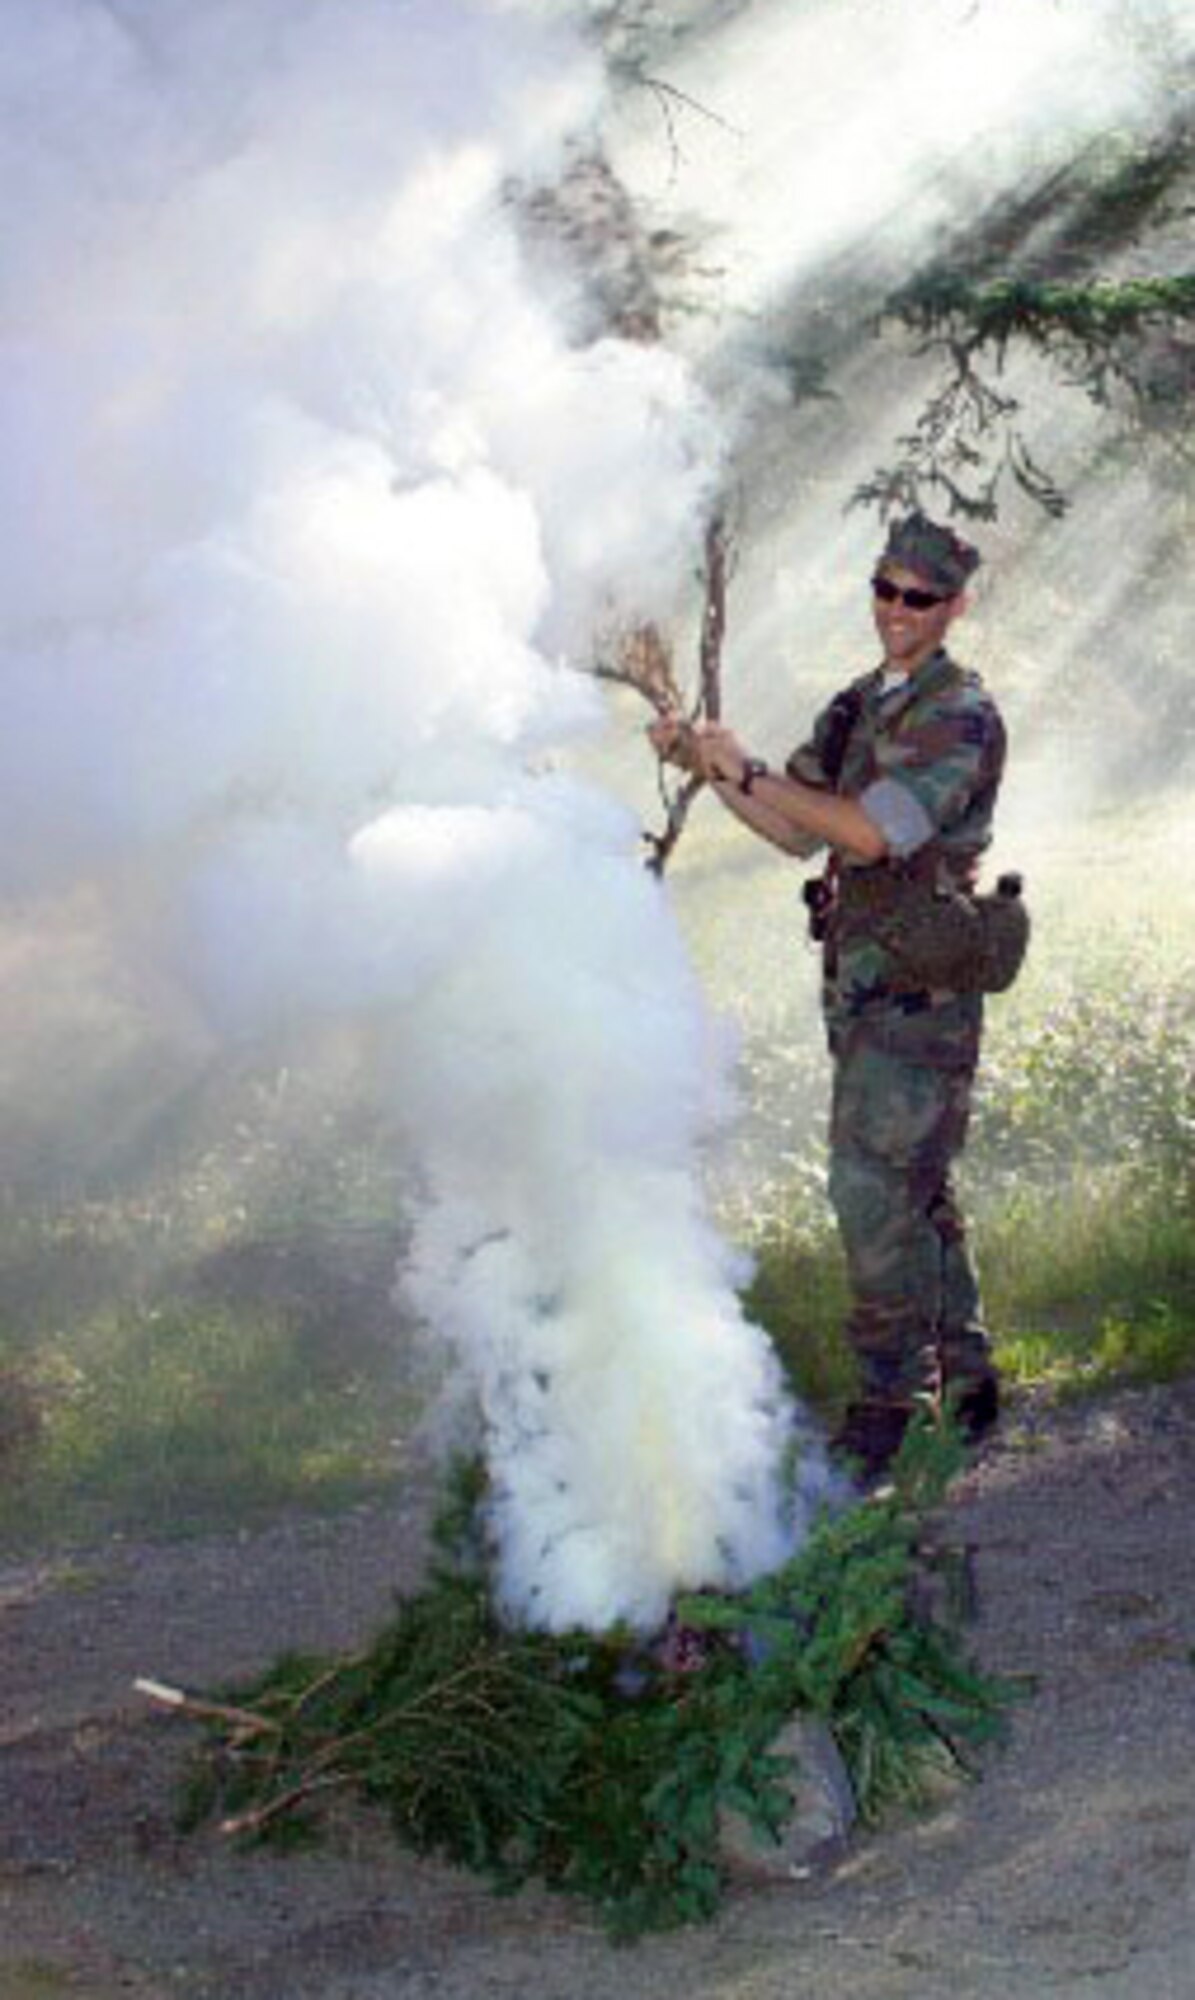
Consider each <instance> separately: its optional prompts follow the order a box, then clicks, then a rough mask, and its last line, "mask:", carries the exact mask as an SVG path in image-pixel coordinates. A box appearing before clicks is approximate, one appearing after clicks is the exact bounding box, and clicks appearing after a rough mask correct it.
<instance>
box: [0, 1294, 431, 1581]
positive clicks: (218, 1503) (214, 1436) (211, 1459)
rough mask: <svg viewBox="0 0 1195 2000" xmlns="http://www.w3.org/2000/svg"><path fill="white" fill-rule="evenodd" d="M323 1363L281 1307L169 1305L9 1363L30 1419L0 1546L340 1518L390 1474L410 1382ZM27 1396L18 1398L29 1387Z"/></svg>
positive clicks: (14, 1444)
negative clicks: (303, 1512) (316, 1511)
mask: <svg viewBox="0 0 1195 2000" xmlns="http://www.w3.org/2000/svg"><path fill="white" fill-rule="evenodd" d="M380 1372H381V1371H380V1370H375V1375H374V1379H371V1378H370V1377H369V1376H368V1375H367V1374H366V1373H365V1372H364V1371H363V1370H362V1369H361V1367H360V1366H359V1365H357V1366H354V1365H353V1363H352V1361H351V1359H349V1358H347V1357H346V1358H345V1360H344V1362H343V1364H342V1365H337V1364H336V1363H335V1362H331V1363H330V1361H329V1357H328V1355H327V1354H326V1353H325V1354H323V1355H322V1356H320V1357H316V1356H315V1355H314V1354H313V1352H312V1342H311V1338H310V1336H309V1335H308V1334H306V1333H305V1331H304V1329H302V1328H301V1327H298V1326H296V1325H295V1324H294V1323H293V1321H290V1320H288V1318H287V1316H286V1315H285V1314H284V1313H282V1312H280V1311H268V1310H264V1309H262V1308H260V1307H258V1308H256V1309H246V1308H241V1309H237V1310H234V1309H233V1308H231V1307H229V1306H222V1305H217V1304H211V1303H203V1302H197V1301H194V1300H177V1301H173V1302H170V1301H167V1302H164V1303H161V1304H158V1305H155V1306H152V1307H141V1308H136V1307H126V1308H122V1309H119V1308H118V1309H113V1310H110V1311H101V1312H99V1313H96V1314H94V1315H93V1316H90V1317H89V1318H88V1319H87V1320H86V1321H85V1323H83V1324H82V1325H80V1326H76V1327H75V1328H73V1329H72V1330H71V1331H70V1333H69V1334H60V1335H58V1336H56V1337H55V1338H53V1339H51V1340H48V1341H44V1342H41V1343H39V1344H38V1346H37V1348H36V1350H34V1351H33V1352H32V1354H28V1355H26V1357H25V1359H24V1364H23V1366H21V1365H17V1364H14V1362H13V1361H12V1359H11V1358H10V1361H9V1366H8V1370H7V1379H8V1384H9V1394H10V1397H15V1396H16V1395H17V1394H18V1393H19V1394H20V1396H21V1408H22V1411H23V1412H24V1422H23V1424H22V1425H21V1426H20V1429H19V1431H18V1432H17V1434H16V1435H14V1436H13V1438H12V1439H11V1444H10V1454H9V1457H10V1471H11V1472H14V1473H15V1474H16V1475H17V1476H16V1477H15V1478H9V1479H8V1480H6V1481H5V1483H4V1486H3V1487H2V1488H0V1538H3V1539H4V1540H5V1541H8V1542H10V1543H14V1544H18V1545H19V1544H20V1543H21V1542H23V1541H25V1540H27V1539H30V1538H33V1539H38V1540H42V1541H45V1540H61V1539H80V1538H87V1537H89V1536H93V1535H96V1534H100V1533H104V1532H109V1531H111V1530H112V1529H117V1528H119V1529H128V1528H134V1527H138V1526H144V1525H146V1524H151V1523H152V1524H153V1525H154V1526H155V1527H157V1528H162V1527H165V1526H167V1525H169V1526H170V1527H171V1528H173V1530H174V1531H175V1532H180V1531H181V1532H185V1531H190V1530H195V1529H198V1528H206V1527H211V1526H215V1525H222V1524H225V1523H228V1522H231V1521H234V1520H244V1519H246V1518H252V1517H254V1516H257V1515H261V1514H263V1513H266V1512H270V1511H273V1510H277V1509H279V1508H284V1507H288V1506H300V1507H333V1506H338V1505H345V1504H347V1503H349V1502H352V1501H355V1500H360V1499H362V1498H363V1497H365V1496H366V1495H368V1494H369V1493H371V1492H376V1491H377V1490H378V1488H379V1487H380V1486H381V1485H383V1484H384V1483H385V1482H386V1480H387V1479H388V1478H389V1477H392V1476H393V1471H394V1464H395V1453H394V1451H393V1449H392V1447H391V1443H390V1439H391V1437H392V1434H393V1432H394V1431H395V1430H396V1429H398V1428H399V1427H400V1425H401V1424H402V1423H403V1422H404V1421H405V1420H406V1417H407V1415H408V1414H409V1413H408V1412H407V1411H405V1410H404V1407H403V1399H402V1397H401V1395H400V1393H399V1391H398V1388H397V1385H396V1384H395V1383H394V1382H393V1381H392V1382H391V1383H389V1384H388V1385H387V1384H386V1383H384V1382H382V1381H379V1380H378V1379H377V1375H378V1374H380ZM18 1384H19V1385H20V1386H19V1391H18V1389H17V1386H16V1385H18Z"/></svg>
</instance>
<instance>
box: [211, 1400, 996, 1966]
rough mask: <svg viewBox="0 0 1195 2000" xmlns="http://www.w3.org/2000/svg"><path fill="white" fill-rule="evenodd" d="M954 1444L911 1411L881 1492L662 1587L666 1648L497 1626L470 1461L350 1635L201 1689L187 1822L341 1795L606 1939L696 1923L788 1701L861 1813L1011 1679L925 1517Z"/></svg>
mask: <svg viewBox="0 0 1195 2000" xmlns="http://www.w3.org/2000/svg"><path fill="white" fill-rule="evenodd" d="M957 1463H958V1446H957V1443H956V1441H955V1440H954V1438H953V1437H952V1436H949V1435H947V1434H946V1432H945V1431H943V1430H942V1429H940V1428H933V1427H930V1426H928V1425H927V1427H926V1428H924V1429H922V1430H916V1431H914V1432H913V1433H912V1434H911V1436H910V1439H909V1440H908V1441H907V1443H906V1447H905V1450H904V1452H903V1453H902V1456H901V1459H900V1461H899V1462H898V1466H897V1476H896V1479H895V1481H894V1484H893V1486H892V1488H891V1489H890V1490H889V1491H888V1492H886V1493H885V1494H884V1495H883V1496H880V1497H873V1498H872V1499H870V1500H868V1501H866V1502H865V1503H863V1504H861V1505H858V1506H856V1507H853V1508H851V1509H850V1510H848V1511H842V1512H839V1513H837V1514H836V1515H832V1516H827V1517H826V1518H825V1519H823V1521H822V1522H821V1523H820V1525H819V1526H818V1528H817V1529H816V1531H815V1532H814V1534H813V1535H812V1537H811V1538H810V1540H809V1541H808V1542H807V1543H806V1545H805V1546H804V1548H803V1549H802V1550H801V1552H800V1553H799V1554H798V1555H797V1556H796V1557H794V1558H793V1560H792V1561H791V1562H789V1563H788V1564H786V1565H785V1566H784V1567H783V1568H782V1569H780V1570H778V1571H776V1572H774V1573H772V1574H771V1575H769V1576H766V1577H764V1578H763V1579H761V1580H760V1581H759V1582H757V1583H756V1584H755V1585H754V1586H753V1587H752V1588H751V1589H749V1590H746V1591H743V1592H741V1593H738V1594H734V1595H729V1594H722V1593H716V1592H706V1591H703V1592H700V1593H695V1594H694V1595H692V1596H690V1597H686V1598H683V1599H681V1600H680V1601H679V1602H678V1604H677V1605H676V1607H675V1612H674V1619H673V1628H674V1630H675V1629H676V1628H677V1627H678V1626H679V1627H680V1628H681V1629H682V1630H683V1631H684V1633H685V1636H686V1639H687V1640H688V1641H690V1642H691V1643H690V1644H689V1646H688V1647H687V1649H686V1648H685V1647H682V1648H680V1649H678V1648H676V1647H675V1646H673V1647H671V1648H669V1647H668V1646H666V1645H661V1644H660V1643H659V1641H658V1640H657V1641H654V1642H653V1641H648V1640H645V1639H643V1638H641V1637H639V1636H636V1635H633V1634H629V1633H627V1632H625V1631H613V1632H610V1633H606V1634H602V1635H594V1634H592V1633H588V1632H572V1633H568V1634H564V1635H551V1634H546V1633H538V1632H528V1631H520V1630H514V1629H511V1628H510V1627H509V1626H506V1625H504V1624H503V1623H501V1622H500V1620H499V1619H498V1618H497V1616H496V1615H495V1612H494V1608H493V1604H492V1600H491V1595H490V1590H489V1584H488V1576H487V1565H486V1561H485V1556H484V1551H483V1549H482V1548H481V1547H480V1546H479V1544H478V1540H477V1536H476V1532H475V1526H476V1521H477V1518H478V1515H477V1503H478V1500H479V1497H480V1475H478V1474H477V1473H476V1471H475V1470H473V1469H470V1470H469V1471H468V1472H467V1473H466V1474H465V1475H463V1476H462V1478H460V1479H458V1480H457V1482H456V1485H455V1488H454V1491H453V1494H452V1496H451V1503H450V1505H449V1506H448V1507H446V1509H445V1512H444V1514H443V1515H442V1517H441V1522H440V1526H439V1531H438V1537H437V1544H438V1555H437V1558H436V1560H435V1562H434V1563H433V1565H432V1567H431V1570H430V1573H429V1576H428V1579H427V1581H426V1583H425V1585H424V1587H423V1588H422V1589H421V1590H420V1591H419V1592H418V1593H417V1594H416V1595H414V1596H413V1597H410V1598H408V1599H406V1600H405V1601H403V1602H401V1603H400V1605H399V1607H398V1609H397V1612H396V1614H395V1616H394V1618H393V1620H392V1621H391V1622H390V1624H389V1625H388V1626H387V1627H386V1629H385V1630H384V1631H382V1632H381V1633H379V1635H378V1636H377V1638H376V1639H375V1641H374V1642H373V1644H372V1645H371V1646H370V1647H369V1648H368V1649H367V1650H366V1651H364V1652H362V1653H360V1654H358V1655H356V1656H354V1657H351V1658H344V1659H339V1660H330V1661H329V1660H316V1659H311V1658H294V1657H290V1658H286V1659H284V1660H281V1661H279V1662H278V1663H277V1665H276V1666H275V1667H274V1668H273V1669H271V1671H270V1672H269V1673H268V1674H266V1675H265V1677H264V1678H263V1679H261V1680H260V1681H259V1682H258V1683H257V1684H256V1685H254V1686H253V1687H251V1688H249V1689H248V1690H240V1691H239V1692H238V1693H237V1695H236V1696H235V1702H236V1706H235V1707H233V1706H231V1705H229V1704H226V1703H221V1704H216V1703H212V1704H209V1705H207V1706H208V1719H207V1721H206V1724H205V1728H206V1732H207V1740H206V1742H205V1744H204V1746H203V1748H202V1749H201V1750H200V1751H199V1752H198V1754H197V1756H196V1759H195V1765H194V1772H193V1777H192V1781H191V1785H190V1793H189V1800H188V1805H187V1813H186V1817H187V1818H188V1819H189V1821H190V1823H191V1824H196V1823H198V1822H199V1821H200V1820H201V1819H204V1818H206V1817H208V1816H210V1815H211V1814H219V1815H220V1817H221V1820H222V1824H223V1826H224V1829H225V1830H226V1831H227V1832H230V1833H232V1834H235V1835H239V1836H241V1837H243V1838H249V1839H260V1838H265V1837H269V1836H278V1835H285V1834H290V1835H291V1836H292V1837H293V1836H294V1835H295V1834H296V1833H298V1832H302V1831H307V1832H310V1831H313V1830H314V1829H315V1826H316V1824H317V1821H318V1815H319V1812H320V1809H321V1807H323V1806H326V1804H327V1803H328V1799H329V1795H330V1794H334V1793H335V1792H337V1791H340V1792H344V1791H351V1792H354V1793H356V1794H357V1795H358V1796H359V1797H361V1798H363V1799H365V1800H367V1801H369V1802H370V1803H371V1804H373V1805H375V1806H378V1807H381V1808H382V1809H383V1810H384V1811H385V1812H386V1813H387V1814H388V1815H389V1818H390V1821H391V1824H392V1826H393V1829H394V1832H395V1834H396V1836H397V1837H398V1839H399V1840H400V1841H401V1842H403V1843H404V1844H405V1845H407V1846H410V1847H412V1848H414V1849H415V1850H417V1851H418V1852H421V1853H425V1854H436V1855H440V1856H442V1857H444V1858H445V1859H448V1860H450V1861H452V1862H455V1863H457V1864H459V1865H462V1866H465V1867H468V1868H471V1869H474V1870H478V1871H481V1872H482V1873H484V1874H486V1875H487V1876H489V1878H490V1879H491V1880H492V1882H493V1883H494V1885H495V1886H496V1887H501V1888H512V1887H515V1886H517V1885H518V1884H520V1883H522V1882H524V1881H527V1880H529V1879H531V1878H538V1879H540V1880H542V1881H543V1882H545V1883H547V1884H548V1885H549V1886H551V1887H553V1888H557V1889H562V1890H567V1891H570V1892H573V1893H576V1894H580V1895H582V1896H584V1897H587V1898H589V1899H590V1900H591V1901H592V1902H593V1903H594V1904H595V1905H596V1906H597V1907H598V1908H599V1910H600V1911H601V1913H602V1915H603V1917H604V1918H605V1920H606V1922H607V1924H608V1926H609V1927H610V1929H611V1930H612V1931H613V1932H614V1933H615V1934H616V1935H622V1936H630V1935H635V1934H636V1933H639V1932H642V1931H644V1930H647V1929H656V1928H662V1927H666V1926H669V1925H674V1924H677V1923H684V1922H688V1921H693V1920H700V1919H703V1918H708V1917H710V1916H711V1915H712V1914H713V1913H714V1911H715V1910H716V1908H717V1906H718V1903H719V1899H720V1896H721V1892H722V1889H723V1866H722V1862H721V1858H720V1854H719V1819H720V1815H721V1814H722V1813H723V1812H724V1811H728V1810H729V1811H734V1812H737V1813H738V1814H740V1815H741V1816H742V1817H743V1818H745V1819H746V1820H747V1821H748V1823H749V1824H750V1825H751V1827H752V1828H753V1829H754V1830H755V1831H756V1833H757V1835H758V1837H759V1839H760V1841H761V1842H762V1843H765V1844H766V1842H767V1841H768V1840H770V1839H775V1838H776V1837H778V1835H779V1833H780V1831H781V1830H782V1828H783V1827H784V1825H785V1823H786V1821H787V1819H788V1817H789V1815H790V1813H791V1812H792V1809H793V1795H792V1779H793V1776H794V1772H793V1766H792V1762H791V1760H790V1759H788V1758H785V1757H781V1756H778V1755H777V1754H776V1753H775V1751H774V1749H773V1745H774V1743H775V1740H776V1737H777V1734H778V1732H779V1731H780V1730H781V1729H782V1727H783V1726H784V1724H785V1723H786V1721H788V1720H789V1718H790V1717H791V1716H792V1715H793V1714H794V1713H796V1712H799V1711H805V1712H809V1713H812V1714H815V1715H817V1716H819V1717H821V1718H822V1719H824V1721H825V1722H826V1724H827V1725H828V1726H829V1728H830V1730H831V1731H832V1733H833V1735H834V1736H835V1738H836V1739H837V1742H838V1744H839V1746H840V1748H841V1750H842V1752H843V1755H844V1758H845V1760H846V1763H847V1766H848V1769H849V1771H850V1774H851V1778H852V1782H853V1784H854V1787H855V1791H856V1795H857V1803H858V1806H859V1810H860V1814H861V1816H862V1817H863V1818H864V1820H875V1819H876V1818H878V1817H879V1816H880V1815H881V1814H882V1813H883V1812H884V1811H885V1809H887V1808H889V1807H891V1806H892V1805H894V1804H897V1803H916V1802H917V1801H918V1800H919V1799H920V1798H921V1797H922V1795H923V1792H924V1789H925V1787H926V1784H927V1781H928V1780H929V1779H930V1778H931V1777H932V1776H933V1775H935V1774H937V1773H940V1771H941V1769H942V1767H943V1765H946V1766H948V1767H950V1768H952V1769H961V1770H968V1771H969V1770H970V1769H971V1759H972V1755H973V1753H974V1751H975V1750H976V1748H977V1747H978V1746H979V1745H981V1744H983V1743H984V1742H985V1741H987V1740H989V1739H991V1738H992V1737H994V1736H996V1735H998V1734H999V1733H1000V1731H1001V1728H1002V1724H1003V1721H1004V1718H1005V1714H1006V1709H1007V1703H1008V1701H1009V1699H1010V1697H1011V1694H1012V1692H1013V1689H1012V1687H1011V1685H1010V1684H1009V1683H998V1682H996V1681H994V1680H992V1679H991V1678H989V1677H985V1676H984V1675H983V1674H982V1673H980V1672H979V1671H978V1670H977V1669H976V1668H975V1666H974V1665H973V1664H972V1663H971V1662H970V1661H969V1660H968V1658H967V1657H966V1653H965V1650H964V1646H963V1643H962V1639H961V1622H962V1607H961V1602H960V1597H959V1593H958V1592H957V1591H955V1590H953V1589H952V1588H951V1587H950V1584H951V1578H950V1568H951V1562H952V1560H953V1559H952V1558H951V1557H949V1556H948V1555H947V1554H945V1553H943V1552H942V1550H941V1549H939V1550H938V1552H937V1553H936V1554H935V1553H933V1552H932V1550H931V1539H932V1538H930V1537H929V1536H928V1535H927V1523H928V1521H929V1517H930V1514H931V1511H932V1509H933V1508H934V1507H935V1506H936V1505H937V1503H938V1501H939V1500H940V1498H941V1496H942V1493H943V1490H944V1486H945V1483H946V1481H947V1479H948V1478H949V1476H950V1474H951V1472H952V1471H953V1469H954V1468H955V1466H956V1465H957ZM196 1706H201V1705H198V1704H197V1705H196Z"/></svg>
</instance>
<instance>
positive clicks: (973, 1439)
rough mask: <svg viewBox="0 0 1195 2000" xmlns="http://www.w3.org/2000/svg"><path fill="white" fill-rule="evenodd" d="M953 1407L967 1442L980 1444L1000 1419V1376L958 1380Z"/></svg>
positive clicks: (952, 1402) (982, 1376)
mask: <svg viewBox="0 0 1195 2000" xmlns="http://www.w3.org/2000/svg"><path fill="white" fill-rule="evenodd" d="M951 1408H952V1409H953V1411H954V1415H955V1418H956V1420H957V1422H958V1426H959V1429H960V1430H961V1431H962V1433H963V1436H964V1437H965V1438H966V1440H967V1442H968V1444H979V1443H981V1442H982V1440H983V1439H984V1438H985V1437H987V1435H988V1433H989V1431H994V1430H995V1428H996V1425H997V1424H998V1423H999V1421H1000V1381H999V1377H998V1376H996V1375H979V1376H976V1377H975V1378H974V1379H973V1380H972V1381H969V1382H968V1381H963V1382H961V1383H959V1384H958V1387H957V1389H956V1391H955V1394H954V1397H953V1398H952V1401H951Z"/></svg>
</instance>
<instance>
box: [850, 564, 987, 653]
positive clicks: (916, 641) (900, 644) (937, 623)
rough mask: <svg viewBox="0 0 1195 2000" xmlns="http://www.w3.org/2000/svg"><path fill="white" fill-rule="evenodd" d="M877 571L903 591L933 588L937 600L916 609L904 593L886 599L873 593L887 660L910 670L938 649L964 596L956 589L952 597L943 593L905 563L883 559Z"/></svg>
mask: <svg viewBox="0 0 1195 2000" xmlns="http://www.w3.org/2000/svg"><path fill="white" fill-rule="evenodd" d="M875 575H876V576H877V577H878V578H880V579H881V580H882V581H883V582H885V583H889V584H893V585H895V587H896V589H897V590H898V591H900V592H902V593H903V592H904V591H906V590H911V591H913V592H915V593H919V594H920V595H921V596H927V595H929V594H930V593H931V592H932V594H933V596H934V599H935V602H934V603H933V604H930V605H928V606H926V608H925V609H924V610H916V609H914V608H913V606H911V605H909V604H907V603H906V602H905V600H904V597H903V595H901V596H898V597H893V598H892V599H891V601H889V602H885V600H884V599H883V598H882V597H880V596H876V595H873V597H872V607H873V612H874V616H875V625H876V631H877V632H878V633H879V636H880V644H881V646H882V647H883V648H884V664H885V666H887V667H891V668H892V669H893V671H894V672H897V673H902V674H911V673H912V672H913V671H914V670H915V668H917V667H919V666H920V665H921V662H922V661H923V660H928V658H929V656H930V654H931V653H936V652H937V650H938V647H939V646H940V645H941V644H942V641H943V639H944V638H945V636H946V630H947V627H948V626H949V625H951V624H952V623H953V621H954V620H955V619H956V618H957V617H958V615H959V612H960V611H961V610H962V609H963V602H964V600H963V597H962V595H961V593H956V594H955V596H953V597H942V596H941V595H940V594H939V592H938V588H937V585H936V584H932V583H928V582H927V581H926V579H925V577H923V576H919V575H918V573H917V571H916V570H912V569H906V568H905V567H904V565H903V564H902V563H896V562H881V563H878V564H877V566H876V571H875Z"/></svg>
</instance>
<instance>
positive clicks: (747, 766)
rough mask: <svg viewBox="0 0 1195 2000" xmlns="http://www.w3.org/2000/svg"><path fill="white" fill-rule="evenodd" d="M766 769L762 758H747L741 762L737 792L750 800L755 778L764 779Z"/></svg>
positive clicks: (766, 772)
mask: <svg viewBox="0 0 1195 2000" xmlns="http://www.w3.org/2000/svg"><path fill="white" fill-rule="evenodd" d="M767 775H768V767H767V765H766V764H765V763H764V761H763V758H762V757H747V758H744V760H743V772H742V776H741V777H740V779H739V790H740V792H742V793H743V795H744V797H745V798H750V796H751V793H752V790H753V789H754V786H755V781H756V779H757V778H766V777H767Z"/></svg>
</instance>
